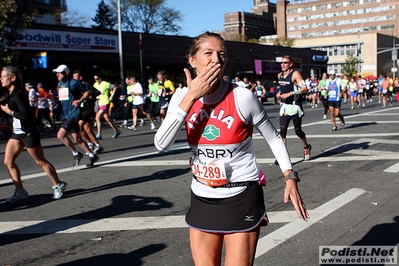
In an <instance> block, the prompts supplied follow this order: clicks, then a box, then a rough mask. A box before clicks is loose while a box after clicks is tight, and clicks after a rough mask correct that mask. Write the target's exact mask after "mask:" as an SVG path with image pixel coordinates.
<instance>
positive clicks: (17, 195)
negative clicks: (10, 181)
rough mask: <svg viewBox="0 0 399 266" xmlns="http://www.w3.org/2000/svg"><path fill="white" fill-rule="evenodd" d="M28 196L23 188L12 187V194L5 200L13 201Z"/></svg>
mask: <svg viewBox="0 0 399 266" xmlns="http://www.w3.org/2000/svg"><path fill="white" fill-rule="evenodd" d="M28 197H29V194H28V192H26V190H25V189H22V190H18V189H14V194H13V195H12V196H11V197H9V198H8V199H6V202H8V203H15V202H17V201H19V200H24V199H26V198H28Z"/></svg>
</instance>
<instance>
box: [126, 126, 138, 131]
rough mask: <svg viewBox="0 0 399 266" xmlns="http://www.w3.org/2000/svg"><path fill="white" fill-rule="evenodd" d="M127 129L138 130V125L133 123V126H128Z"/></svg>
mask: <svg viewBox="0 0 399 266" xmlns="http://www.w3.org/2000/svg"><path fill="white" fill-rule="evenodd" d="M127 129H129V130H134V131H136V130H137V127H136V126H133V125H132V126H131V127H127Z"/></svg>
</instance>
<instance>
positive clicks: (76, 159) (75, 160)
mask: <svg viewBox="0 0 399 266" xmlns="http://www.w3.org/2000/svg"><path fill="white" fill-rule="evenodd" d="M82 158H83V154H82V153H81V152H78V155H75V156H73V166H78V165H79V164H80V160H82Z"/></svg>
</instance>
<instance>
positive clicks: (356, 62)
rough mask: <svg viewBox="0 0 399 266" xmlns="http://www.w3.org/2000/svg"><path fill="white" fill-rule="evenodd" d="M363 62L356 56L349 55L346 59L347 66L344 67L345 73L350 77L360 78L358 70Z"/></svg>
mask: <svg viewBox="0 0 399 266" xmlns="http://www.w3.org/2000/svg"><path fill="white" fill-rule="evenodd" d="M361 64H363V61H362V60H361V59H360V58H359V57H357V56H355V55H354V54H349V55H348V56H347V57H346V59H345V64H344V65H343V66H342V69H343V72H344V73H345V74H346V75H348V76H349V77H356V76H358V74H360V73H358V70H359V68H360V65H361Z"/></svg>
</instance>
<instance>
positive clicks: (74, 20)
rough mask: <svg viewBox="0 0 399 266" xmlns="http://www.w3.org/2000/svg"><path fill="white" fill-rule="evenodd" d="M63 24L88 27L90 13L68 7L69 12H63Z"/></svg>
mask: <svg viewBox="0 0 399 266" xmlns="http://www.w3.org/2000/svg"><path fill="white" fill-rule="evenodd" d="M61 24H63V25H67V26H69V27H82V28H86V27H87V26H88V25H89V19H88V15H87V14H83V13H81V12H80V11H79V10H76V9H68V11H67V12H64V13H62V14H61Z"/></svg>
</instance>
